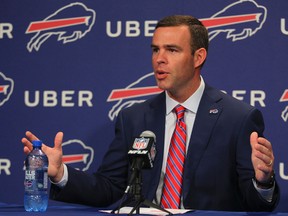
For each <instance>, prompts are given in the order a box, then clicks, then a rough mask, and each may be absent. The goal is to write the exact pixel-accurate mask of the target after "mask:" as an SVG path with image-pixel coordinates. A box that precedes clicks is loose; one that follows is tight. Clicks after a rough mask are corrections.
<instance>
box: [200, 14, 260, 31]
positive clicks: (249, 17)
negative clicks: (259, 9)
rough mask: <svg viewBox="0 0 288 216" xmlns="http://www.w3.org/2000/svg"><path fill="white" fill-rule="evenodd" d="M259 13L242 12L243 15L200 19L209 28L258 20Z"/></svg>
mask: <svg viewBox="0 0 288 216" xmlns="http://www.w3.org/2000/svg"><path fill="white" fill-rule="evenodd" d="M260 15H261V14H260V13H255V14H244V15H235V16H225V17H212V18H207V19H206V18H205V19H200V20H201V22H202V23H203V25H204V26H205V27H206V28H209V27H218V26H225V25H231V24H239V23H244V22H251V21H256V22H259V17H260Z"/></svg>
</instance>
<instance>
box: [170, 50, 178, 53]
mask: <svg viewBox="0 0 288 216" xmlns="http://www.w3.org/2000/svg"><path fill="white" fill-rule="evenodd" d="M169 52H172V53H174V52H177V50H176V49H169Z"/></svg>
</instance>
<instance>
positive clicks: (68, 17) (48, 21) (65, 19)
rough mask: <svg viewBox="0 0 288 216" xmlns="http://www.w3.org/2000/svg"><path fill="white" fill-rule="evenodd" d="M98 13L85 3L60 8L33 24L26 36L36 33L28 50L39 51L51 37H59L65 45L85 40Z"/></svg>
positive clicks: (28, 45)
mask: <svg viewBox="0 0 288 216" xmlns="http://www.w3.org/2000/svg"><path fill="white" fill-rule="evenodd" d="M95 18H96V12H95V11H94V10H92V9H89V8H87V7H86V6H85V5H84V4H83V3H79V2H76V3H72V4H69V5H67V6H65V7H62V8H60V9H59V10H57V11H56V12H55V13H53V14H51V15H50V16H48V17H46V18H45V19H44V20H41V21H35V22H31V23H30V25H29V27H28V28H27V30H26V34H30V33H36V34H35V35H34V37H32V39H31V40H30V41H29V43H28V44H27V49H28V50H29V51H30V52H32V51H33V49H34V50H36V51H38V50H39V49H40V47H41V45H42V44H43V43H44V42H45V41H46V40H48V39H49V38H50V37H52V36H55V37H57V41H62V42H63V44H65V43H69V42H74V41H76V40H78V39H80V38H83V37H84V36H85V35H86V34H87V33H88V32H90V31H91V29H92V27H93V25H94V23H95Z"/></svg>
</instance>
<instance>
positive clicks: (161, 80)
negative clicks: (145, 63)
mask: <svg viewBox="0 0 288 216" xmlns="http://www.w3.org/2000/svg"><path fill="white" fill-rule="evenodd" d="M190 41H191V36H190V32H189V29H188V26H184V25H183V26H175V27H174V26H173V27H159V28H157V29H156V30H155V32H154V36H153V40H152V45H151V47H152V65H153V69H154V73H155V78H156V81H157V84H158V86H159V88H160V89H163V90H167V91H168V93H169V94H170V96H172V97H174V99H177V97H178V96H180V95H187V94H188V95H187V96H190V95H191V94H192V93H193V92H194V91H195V88H196V89H197V88H198V84H199V72H198V70H197V74H196V76H195V64H194V56H193V55H192V54H191V53H192V51H191V46H190ZM181 97H182V96H181ZM186 99H187V98H186Z"/></svg>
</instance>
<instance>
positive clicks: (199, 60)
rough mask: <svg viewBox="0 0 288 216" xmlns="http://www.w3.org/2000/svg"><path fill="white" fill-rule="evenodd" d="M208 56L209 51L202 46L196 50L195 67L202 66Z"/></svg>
mask: <svg viewBox="0 0 288 216" xmlns="http://www.w3.org/2000/svg"><path fill="white" fill-rule="evenodd" d="M206 57H207V51H206V49H205V48H200V49H198V50H196V51H195V53H194V65H195V68H198V67H201V65H202V64H203V62H204V61H205V59H206Z"/></svg>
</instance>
